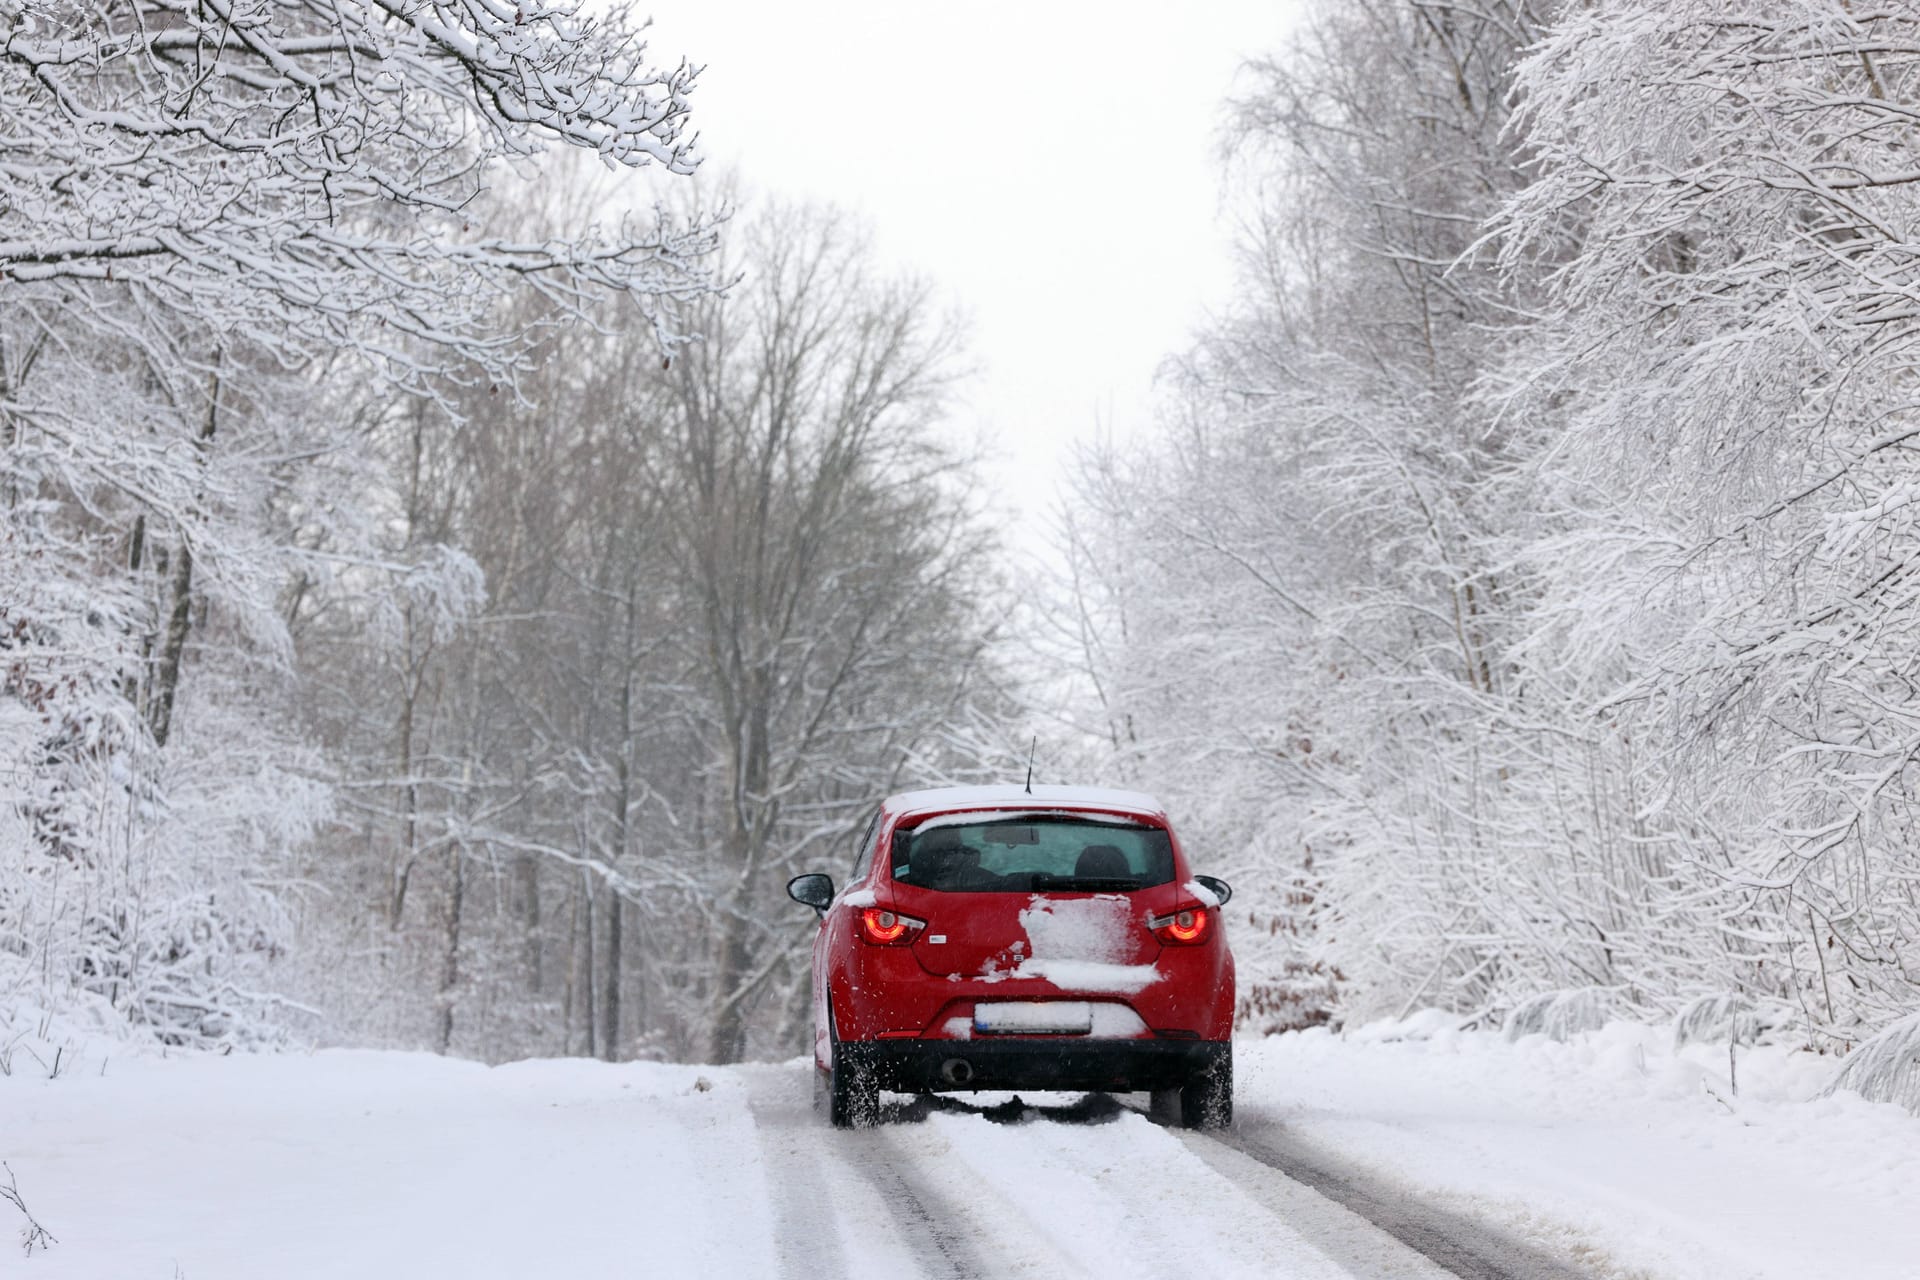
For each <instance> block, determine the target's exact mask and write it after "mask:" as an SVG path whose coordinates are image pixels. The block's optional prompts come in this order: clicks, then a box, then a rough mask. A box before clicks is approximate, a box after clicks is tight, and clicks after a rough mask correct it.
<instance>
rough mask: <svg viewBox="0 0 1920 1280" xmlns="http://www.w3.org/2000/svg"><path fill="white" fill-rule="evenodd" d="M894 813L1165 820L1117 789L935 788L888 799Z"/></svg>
mask: <svg viewBox="0 0 1920 1280" xmlns="http://www.w3.org/2000/svg"><path fill="white" fill-rule="evenodd" d="M886 807H887V808H888V809H889V810H891V811H892V812H894V813H930V812H932V813H940V812H948V811H952V810H957V809H1005V808H1019V809H1028V810H1031V809H1035V808H1062V809H1099V810H1103V811H1105V812H1108V813H1140V814H1152V815H1155V816H1157V817H1165V816H1166V812H1167V811H1166V810H1165V809H1164V808H1162V807H1161V805H1160V802H1159V801H1158V800H1155V799H1154V798H1153V797H1152V796H1150V795H1147V794H1146V793H1145V792H1142V791H1123V790H1120V789H1118V788H1116V787H1057V786H1054V787H1046V786H1042V787H1035V788H1033V789H1032V790H1031V791H1029V790H1027V788H1025V787H1018V786H1014V785H1013V784H1011V783H1009V784H1007V785H1005V786H994V787H932V788H929V789H927V790H924V791H902V792H900V793H899V794H898V795H893V796H889V797H887V804H886Z"/></svg>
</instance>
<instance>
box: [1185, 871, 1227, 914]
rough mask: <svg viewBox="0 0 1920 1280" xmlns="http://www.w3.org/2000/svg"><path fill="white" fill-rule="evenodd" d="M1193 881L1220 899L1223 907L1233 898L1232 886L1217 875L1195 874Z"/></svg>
mask: <svg viewBox="0 0 1920 1280" xmlns="http://www.w3.org/2000/svg"><path fill="white" fill-rule="evenodd" d="M1193 882H1194V883H1195V884H1197V885H1199V886H1200V887H1201V888H1203V889H1205V890H1206V891H1207V892H1208V893H1210V894H1212V895H1213V896H1214V897H1216V898H1218V899H1220V905H1221V906H1223V907H1224V906H1226V905H1227V903H1228V902H1229V901H1230V900H1231V899H1232V898H1233V886H1232V885H1230V884H1228V883H1227V882H1226V881H1225V880H1222V879H1221V878H1220V877H1219V876H1195V877H1194V878H1193Z"/></svg>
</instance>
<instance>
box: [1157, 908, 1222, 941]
mask: <svg viewBox="0 0 1920 1280" xmlns="http://www.w3.org/2000/svg"><path fill="white" fill-rule="evenodd" d="M1212 927H1213V918H1212V917H1211V916H1209V915H1208V914H1207V909H1206V908H1205V907H1182V908H1180V909H1179V910H1178V911H1175V912H1173V913H1171V914H1170V915H1164V916H1150V917H1148V919H1147V928H1149V929H1151V930H1153V936H1154V937H1156V938H1158V939H1160V941H1162V942H1164V943H1167V944H1168V945H1170V946H1176V947H1191V946H1193V945H1194V944H1196V943H1199V942H1204V941H1205V940H1206V937H1207V930H1208V929H1210V928H1212Z"/></svg>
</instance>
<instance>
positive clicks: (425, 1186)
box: [0, 1050, 776, 1280]
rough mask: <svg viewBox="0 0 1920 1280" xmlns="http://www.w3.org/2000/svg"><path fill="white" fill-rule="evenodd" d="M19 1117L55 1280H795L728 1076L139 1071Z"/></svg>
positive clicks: (736, 1084)
mask: <svg viewBox="0 0 1920 1280" xmlns="http://www.w3.org/2000/svg"><path fill="white" fill-rule="evenodd" d="M0 1116H3V1117H4V1121H3V1122H0V1157H4V1158H5V1159H6V1160H7V1161H8V1163H9V1164H10V1165H11V1166H12V1169H13V1171H14V1174H15V1175H16V1176H17V1178H18V1180H19V1187H20V1190H21V1192H22V1193H23V1195H24V1197H25V1199H26V1201H27V1203H28V1205H30V1206H31V1207H32V1209H33V1212H34V1215H35V1217H37V1218H38V1219H39V1220H40V1222H41V1223H42V1224H43V1225H45V1227H46V1228H47V1229H48V1230H49V1231H51V1232H52V1233H53V1234H54V1235H55V1236H56V1237H57V1238H58V1243H57V1244H56V1245H55V1246H54V1247H53V1248H52V1249H51V1250H49V1251H48V1252H46V1253H42V1254H36V1255H35V1256H34V1258H33V1260H32V1264H31V1270H32V1272H33V1274H34V1276H35V1277H37V1278H38V1280H83V1278H84V1280H105V1278H107V1277H114V1278H116V1280H117V1278H118V1277H123V1276H124V1277H139V1276H159V1277H164V1276H170V1275H176V1274H178V1275H184V1276H187V1277H190V1278H191V1280H258V1278H259V1277H263V1276H271V1277H274V1280H304V1278H308V1277H311V1278H313V1280H319V1278H320V1277H339V1276H364V1277H396V1278H397V1277H407V1278H409V1280H411V1278H412V1277H418V1276H459V1277H462V1280H479V1278H483V1277H499V1278H500V1280H507V1278H508V1277H512V1278H514V1280H524V1278H525V1277H528V1276H549V1275H562V1274H564V1275H635V1274H650V1275H701V1276H708V1275H711V1276H719V1275H740V1276H758V1275H772V1274H774V1272H775V1270H776V1268H775V1263H774V1259H773V1256H772V1252H771V1243H770V1240H769V1236H768V1232H767V1231H766V1230H765V1229H764V1224H763V1223H762V1222H761V1218H762V1215H763V1208H762V1206H764V1204H765V1203H766V1201H767V1198H768V1197H767V1188H766V1186H765V1181H764V1174H763V1170H762V1166H761V1164H760V1158H759V1155H758V1149H757V1146H756V1143H755V1141H754V1135H753V1128H752V1122H751V1118H750V1116H749V1114H748V1112H747V1108H746V1092H745V1089H744V1086H743V1085H742V1084H741V1082H740V1079H739V1077H738V1075H737V1074H735V1073H731V1072H721V1071H715V1070H714V1069H712V1068H696V1067H670V1066H660V1065H656V1064H647V1063H636V1064H626V1065H619V1066H614V1065H609V1064H606V1063H600V1062H594V1061H590V1060H578V1059H576V1060H566V1061H548V1062H523V1063H516V1064H512V1065H509V1066H504V1067H498V1068H487V1067H484V1066H481V1065H479V1064H476V1063H472V1062H465V1061H461V1060H458V1059H449V1058H439V1057H435V1056H432V1055H429V1054H407V1053H376V1052H366V1051H352V1050H329V1051H327V1052H323V1053H318V1054H312V1055H303V1054H284V1055H257V1056H255V1055H238V1054H236V1055H233V1056H231V1057H195V1058H190V1059H175V1060H171V1061H159V1060H145V1061H128V1062H125V1063H122V1062H121V1061H119V1060H117V1059H116V1060H114V1061H113V1062H111V1063H110V1064H109V1065H108V1068H107V1071H106V1074H105V1075H104V1076H102V1075H99V1074H97V1072H96V1073H92V1074H84V1075H81V1076H77V1077H74V1078H72V1079H64V1078H63V1079H61V1080H59V1081H56V1082H53V1083H47V1082H45V1081H44V1080H35V1079H26V1078H22V1077H21V1076H20V1075H19V1074H18V1073H16V1074H15V1076H14V1077H12V1078H10V1079H0ZM13 1214H14V1211H13V1209H12V1208H11V1206H9V1205H6V1204H4V1203H0V1236H4V1238H6V1239H8V1240H10V1239H11V1237H12V1235H13V1231H14V1228H15V1227H16V1226H17V1225H18V1224H17V1223H15V1222H14V1221H12V1215H13ZM9 1247H10V1246H9Z"/></svg>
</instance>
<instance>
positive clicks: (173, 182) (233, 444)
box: [0, 0, 711, 1040]
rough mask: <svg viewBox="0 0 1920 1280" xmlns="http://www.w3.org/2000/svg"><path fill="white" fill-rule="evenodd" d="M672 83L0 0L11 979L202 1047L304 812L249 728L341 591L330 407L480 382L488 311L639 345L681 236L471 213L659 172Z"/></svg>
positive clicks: (550, 50) (269, 922)
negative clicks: (325, 582) (305, 609)
mask: <svg viewBox="0 0 1920 1280" xmlns="http://www.w3.org/2000/svg"><path fill="white" fill-rule="evenodd" d="M691 82H692V75H691V72H690V71H689V70H688V69H687V68H685V67H682V68H680V69H679V70H677V71H660V70H657V69H654V68H652V67H650V66H649V64H648V63H647V61H646V58H645V49H644V45H642V44H641V43H640V42H639V41H638V39H637V38H636V34H635V30H634V28H633V27H632V25H631V23H630V22H629V21H628V20H627V18H626V17H625V15H624V13H623V12H620V11H614V12H612V13H609V14H605V15H598V16H596V15H589V14H587V13H586V12H584V11H583V10H581V9H579V8H576V7H571V6H564V5H562V6H538V5H521V6H518V7H517V8H516V7H511V6H492V5H484V4H462V3H449V4H404V5H402V4H384V3H364V4H335V3H251V2H246V3H235V4H211V3H197V2H196V3H170V2H168V0H139V2H137V3H112V4H108V3H98V4H95V3H31V4H21V3H17V2H9V3H0V116H4V118H5V119H6V121H7V125H6V129H5V131H4V136H3V137H0V560H3V561H4V570H5V571H4V573H0V635H3V636H4V637H5V638H4V639H0V646H4V651H5V663H4V666H0V723H4V724H5V726H6V728H5V730H4V733H0V815H4V816H0V824H11V825H12V827H13V829H14V833H19V834H22V835H23V839H21V840H20V841H18V842H9V844H8V857H9V858H14V859H17V861H16V862H15V863H14V864H12V865H9V866H8V867H7V868H6V872H5V874H4V876H0V933H4V934H5V936H6V937H8V939H9V942H8V945H7V948H6V949H7V951H8V953H9V954H11V955H12V956H13V957H15V958H16V959H23V960H24V959H31V960H33V961H34V963H32V964H31V965H30V966H22V969H21V972H22V974H30V975H31V976H25V977H22V978H21V981H23V982H37V983H42V984H45V985H48V986H50V987H52V988H55V989H61V988H64V987H67V986H78V987H81V988H85V989H87V990H91V991H94V992H97V993H99V994H101V995H104V996H106V997H107V998H108V999H110V1000H113V1001H115V1002H116V1003H118V1004H122V1005H123V1006H124V1007H126V1008H127V1009H128V1010H129V1011H130V1013H131V1014H132V1015H133V1016H134V1017H135V1018H136V1019H139V1020H145V1021H148V1022H153V1023H155V1024H156V1025H158V1026H159V1027H160V1029H161V1030H162V1031H163V1033H165V1034H167V1035H168V1036H170V1037H172V1038H176V1039H185V1040H193V1039H199V1038H206V1037H220V1036H225V1035H227V1034H229V1031H230V1030H231V1027H232V1025H233V1019H232V1018H231V1017H229V1016H228V1013H227V1012H224V1011H223V1010H225V1008H226V1005H225V1004H223V1001H225V1000H226V995H225V993H227V992H229V991H231V990H238V988H237V987H236V986H235V980H234V978H233V976H232V975H231V974H229V973H228V972H226V971H225V970H224V969H223V964H224V958H225V957H226V956H227V955H229V954H236V955H237V954H239V953H242V952H249V953H252V954H256V955H269V954H271V953H272V952H273V950H274V949H275V947H276V946H277V945H278V944H277V941H276V937H277V932H276V931H277V929H278V924H277V912H278V908H277V906H276V905H275V900H274V894H273V892H272V890H273V888H274V887H275V885H276V883H277V881H278V877H279V876H280V874H281V869H280V867H279V866H278V865H277V864H276V862H275V857H276V856H277V855H283V854H284V853H285V852H286V850H287V848H288V847H289V845H290V844H292V843H295V842H297V841H298V839H300V838H301V837H302V835H303V834H304V833H306V832H308V831H310V830H311V829H312V827H313V824H314V823H315V822H316V821H318V820H319V819H320V818H321V817H322V816H323V815H324V813H325V803H324V788H323V787H321V786H319V785H318V784H317V783H315V782H313V781H308V780H307V779H312V778H315V777H316V776H318V775H320V774H322V773H323V772H324V770H323V769H322V768H321V767H320V766H319V765H318V763H317V762H316V761H315V760H314V758H313V757H312V756H311V754H310V753H309V752H308V750H307V749H306V748H305V747H303V746H302V745H301V744H300V743H299V742H298V740H297V738H296V737H295V736H294V735H293V733H292V731H291V730H290V729H289V728H287V727H285V725H284V721H281V720H279V719H278V714H277V709H278V708H279V707H281V706H283V705H284V702H285V690H284V687H283V681H284V679H285V677H286V674H287V669H288V668H287V661H288V657H289V653H290V646H289V642H288V636H287V631H286V626H285V616H286V615H285V607H286V603H287V602H286V600H285V599H284V598H283V592H284V591H285V590H286V589H287V587H288V584H289V583H290V582H292V583H294V584H295V588H294V590H295V593H296V594H297V593H298V591H299V590H300V589H302V588H301V587H300V585H299V584H302V583H308V582H311V581H314V580H316V579H319V578H324V577H326V576H328V575H330V574H332V573H334V572H335V571H336V570H338V569H339V568H340V566H341V561H340V560H339V559H338V557H339V556H340V555H341V553H342V551H343V547H342V544H341V543H340V542H339V540H337V539H335V540H333V541H331V542H329V543H328V545H326V546H325V547H324V551H325V553H326V554H324V555H320V554H316V553H315V549H316V548H317V547H319V545H320V544H319V542H318V541H317V540H316V539H315V538H313V537H312V536H311V534H312V531H313V530H314V529H316V528H320V527H326V528H329V529H332V530H334V531H336V532H338V531H339V530H343V529H347V528H351V527H352V526H354V525H355V523H356V520H357V517H356V515H355V514H354V508H355V506H356V501H357V500H356V497H355V495H354V493H353V490H352V488H351V487H349V484H334V483H332V482H334V481H347V480H349V478H350V477H351V476H353V475H354V467H353V465H352V462H351V461H350V460H351V459H353V458H354V457H355V456H356V455H358V454H360V453H363V452H364V449H365V436H364V428H365V427H366V425H367V423H368V418H367V417H366V416H365V415H363V414H362V413H360V412H359V410H360V409H361V408H362V407H363V406H364V405H365V404H366V403H367V402H368V401H367V399H366V392H365V389H366V388H367V387H368V386H369V385H372V386H384V387H385V388H386V389H387V392H386V393H387V394H388V395H391V394H392V393H394V392H396V391H397V392H401V393H404V394H409V395H426V396H441V397H444V396H445V395H447V394H448V391H447V389H448V388H449V387H455V386H458V385H460V384H461V383H463V382H464V383H475V384H479V385H483V386H496V387H503V388H509V389H510V388H511V386H512V381H513V377H514V372H515V369H516V367H517V365H518V364H519V362H520V360H521V357H522V356H523V355H524V354H525V352H526V350H527V349H528V348H527V342H528V335H527V334H525V333H524V332H522V331H518V330H516V329H514V328H513V327H511V326H507V325H503V324H501V323H500V321H501V317H502V315H503V314H504V307H503V304H502V300H503V298H505V297H506V296H507V295H508V294H509V293H510V292H511V291H514V290H519V289H526V288H530V289H532V290H534V291H536V292H538V293H539V294H540V295H541V296H543V297H544V298H546V299H547V300H548V301H549V303H550V304H551V309H550V313H549V314H550V315H551V316H552V317H553V318H554V319H555V320H556V321H559V320H563V319H565V318H566V317H567V316H568V315H569V314H571V313H576V312H578V311H580V310H581V309H583V308H584V307H586V306H587V305H588V304H589V302H590V300H591V299H592V298H593V297H596V296H598V295H600V294H602V293H606V292H616V293H627V294H632V295H637V296H643V297H646V298H649V299H652V300H653V301H654V304H655V305H654V306H653V307H652V311H653V314H654V316H655V317H656V319H657V320H658V321H659V323H660V325H662V326H667V325H668V321H667V320H666V316H667V311H666V310H665V309H664V306H662V305H660V304H662V303H664V302H665V301H666V300H668V299H670V298H672V297H680V296H690V295H691V294H694V293H697V292H698V291H700V290H701V289H702V288H704V287H705V277H704V275H703V273H702V272H701V270H700V268H699V266H698V261H697V259H698V256H699V254H700V253H702V252H704V251H705V249H706V248H707V247H708V246H709V245H710V243H711V229H710V228H706V227H686V226H674V225H669V224H667V223H665V222H658V221H649V222H648V223H646V224H645V225H632V226H621V227H617V228H606V229H604V230H601V229H595V228H592V227H587V228H575V229H572V230H570V231H569V232H568V233H567V234H564V235H555V234H552V233H551V232H550V231H542V232H541V233H539V234H535V235H530V236H525V237H519V238H508V237H504V236H501V235H498V234H495V233H493V232H491V231H490V230H489V227H488V224H487V217H488V211H489V206H487V205H486V204H485V203H484V201H482V200H481V196H482V194H483V191H484V189H485V187H486V185H487V184H488V183H489V182H490V181H494V180H497V179H498V178H499V177H500V176H501V175H502V174H503V173H504V170H503V169H502V165H503V164H506V163H513V164H519V165H527V164H531V163H533V161H534V160H535V159H536V158H537V156H538V154H539V153H540V152H541V151H542V149H544V148H559V149H561V150H565V149H569V148H576V149H577V148H586V149H590V150H592V151H593V152H595V153H596V154H598V155H599V156H601V157H603V158H604V159H605V160H606V161H607V162H608V163H610V164H613V165H615V166H626V167H628V168H634V167H638V166H640V165H656V166H659V167H662V168H664V169H666V170H668V171H670V172H675V173H684V172H686V171H688V170H690V169H691V167H692V165H693V164H694V157H693V155H692V153H691V151H690V149H689V147H688V145H687V143H686V141H685V139H684V138H683V136H682V133H681V130H682V125H683V122H684V116H685V112H686V107H687V97H686V95H687V92H688V90H689V89H690V88H691ZM660 332H662V333H665V332H667V328H665V327H663V328H662V329H661V330H660ZM369 377H371V379H372V382H371V383H369ZM356 384H357V389H356ZM369 545H370V543H369V542H364V541H363V542H362V543H360V544H359V545H357V546H352V547H347V548H345V550H346V551H347V552H348V553H350V554H352V555H358V554H359V553H361V552H363V551H365V550H366V549H367V547H368V546H369ZM361 567H362V568H363V569H364V570H366V571H367V572H368V573H369V574H372V575H374V576H378V575H382V574H387V575H393V574H398V575H399V576H401V577H403V578H404V577H406V576H407V575H409V574H411V573H413V572H414V570H413V569H412V568H411V567H409V566H405V565H392V564H380V563H376V562H375V561H373V560H371V559H370V558H367V557H361ZM168 886H177V889H178V892H177V894H175V891H174V889H173V888H169V887H168ZM169 895H172V896H169ZM157 921H159V922H164V923H156V922H157ZM223 939H237V941H232V942H231V943H230V944H229V943H228V942H225V941H221V940H223ZM216 944H217V945H216ZM162 972H164V973H166V974H171V975H174V977H177V978H178V981H177V982H176V981H174V977H168V978H167V979H166V980H165V981H164V982H162V981H161V980H160V978H158V977H156V976H155V975H157V974H160V973H162ZM156 983H158V984H159V985H157V986H156V985H155V984H156ZM156 992H157V993H158V994H157V995H156V994H154V993H156ZM155 1000H160V1001H162V1002H163V1003H164V1004H165V1006H166V1008H167V1009H168V1010H172V1011H177V1013H176V1012H169V1013H167V1014H165V1015H164V1016H156V1015H155V1013H154V1009H155V1008H156V1007H157V1006H156V1005H155V1003H154V1001H155ZM214 1006H220V1007H219V1008H215V1007H214Z"/></svg>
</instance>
